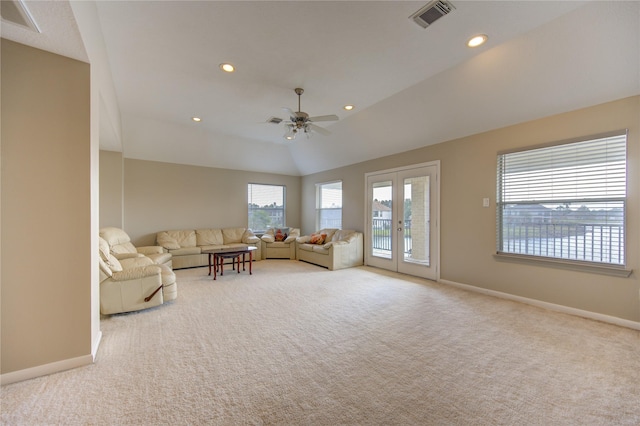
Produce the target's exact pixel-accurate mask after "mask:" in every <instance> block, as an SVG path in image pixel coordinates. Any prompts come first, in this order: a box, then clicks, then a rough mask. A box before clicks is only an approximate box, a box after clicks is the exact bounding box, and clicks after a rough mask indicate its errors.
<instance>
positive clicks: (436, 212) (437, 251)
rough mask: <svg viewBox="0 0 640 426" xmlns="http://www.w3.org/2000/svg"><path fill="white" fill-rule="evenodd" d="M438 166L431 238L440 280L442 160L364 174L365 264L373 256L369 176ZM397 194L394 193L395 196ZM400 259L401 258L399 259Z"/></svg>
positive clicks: (432, 198) (432, 195)
mask: <svg viewBox="0 0 640 426" xmlns="http://www.w3.org/2000/svg"><path fill="white" fill-rule="evenodd" d="M433 166H435V168H436V176H435V178H436V179H435V183H434V191H433V193H432V194H431V201H432V202H433V203H435V209H434V211H433V217H432V218H431V219H432V221H433V222H435V223H433V224H432V225H433V232H432V233H431V238H433V240H434V241H433V247H434V250H433V253H432V256H431V264H432V266H433V267H435V281H440V160H435V161H429V162H426V163H419V164H412V165H409V166H402V167H395V168H393V169H385V170H378V171H375V172H368V173H365V175H364V191H365V194H364V203H365V206H364V207H365V208H364V224H365V226H364V237H365V238H364V240H365V241H364V244H365V247H364V254H365V258H364V263H365V265H369V264H370V257H371V251H370V247H371V223H370V221H371V217H370V205H369V177H370V176H377V175H384V174H388V173H398V172H403V171H407V170H412V169H417V168H421V167H433ZM395 196H396V195H394V197H395ZM398 261H399V260H398Z"/></svg>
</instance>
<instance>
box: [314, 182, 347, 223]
mask: <svg viewBox="0 0 640 426" xmlns="http://www.w3.org/2000/svg"><path fill="white" fill-rule="evenodd" d="M316 193H317V197H316V222H317V223H316V227H317V228H318V229H323V228H342V181H340V182H331V183H319V184H317V185H316Z"/></svg>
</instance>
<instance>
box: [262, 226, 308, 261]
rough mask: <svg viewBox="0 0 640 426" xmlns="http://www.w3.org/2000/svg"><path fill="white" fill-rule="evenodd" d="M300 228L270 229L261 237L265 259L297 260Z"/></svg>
mask: <svg viewBox="0 0 640 426" xmlns="http://www.w3.org/2000/svg"><path fill="white" fill-rule="evenodd" d="M299 236H300V229H298V228H269V229H268V230H267V232H265V233H264V234H263V235H262V237H261V240H262V241H261V245H262V258H263V259H294V260H295V259H296V239H297V238H298V237H299Z"/></svg>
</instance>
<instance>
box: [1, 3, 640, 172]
mask: <svg viewBox="0 0 640 426" xmlns="http://www.w3.org/2000/svg"><path fill="white" fill-rule="evenodd" d="M452 2H453V4H454V5H455V7H456V9H455V11H453V12H452V13H450V14H449V15H447V16H445V17H443V18H441V19H440V20H439V21H437V22H436V23H434V24H433V25H432V26H430V27H429V28H427V29H423V28H421V27H419V26H418V25H417V24H415V23H414V22H412V21H411V20H410V19H408V17H409V15H411V14H412V13H413V12H415V11H417V10H418V9H419V8H420V7H422V6H423V5H425V4H426V3H427V1H419V2H407V1H280V2H274V1H228V2H222V1H195V2H189V1H157V2H156V1H113V2H112V1H99V2H97V3H96V4H97V12H98V16H99V22H100V26H101V27H102V34H103V37H104V44H105V46H106V52H107V55H108V62H109V67H110V72H111V75H112V78H113V83H114V85H115V93H116V95H117V103H118V107H119V113H120V119H121V122H122V133H121V135H114V134H107V130H105V131H103V132H102V133H103V137H102V139H103V141H101V144H102V147H103V148H104V149H112V150H113V149H120V150H122V151H123V153H124V155H125V157H127V158H138V159H148V160H156V161H166V162H174V163H183V164H194V165H202V166H210V167H222V168H231V169H241V170H254V171H264V172H274V173H282V174H292V175H306V174H310V173H314V172H318V171H323V170H328V169H332V168H336V167H340V166H345V165H349V164H353V163H357V162H361V161H365V160H368V159H372V158H377V157H381V156H384V155H390V154H393V153H397V152H402V151H407V150H410V149H414V148H418V147H421V146H425V145H429V144H435V143H439V142H443V141H446V140H451V139H455V138H458V137H462V136H466V135H469V134H474V133H479V132H482V131H486V130H490V129H494V128H498V127H503V126H507V125H510V124H515V123H519V122H523V121H527V120H531V119H535V118H539V117H543V116H548V115H552V114H557V113H560V112H564V111H569V110H573V109H577V108H581V107H585V106H589V105H594V104H597V103H602V102H606V101H610V100H614V99H619V98H622V97H626V96H631V95H636V94H639V93H640V41H639V39H640V2H638V1H632V2H584V1H567V2H557V1H530V2H526V1H495V2H493V1H460V0H452ZM26 3H27V4H28V5H29V7H30V8H31V9H32V12H33V15H34V17H35V19H36V21H37V22H38V24H39V25H40V26H41V28H42V29H43V34H42V35H41V36H42V37H46V38H47V39H48V40H51V39H54V40H55V39H58V40H59V42H60V44H61V45H62V46H65V48H66V49H67V50H64V49H62V48H60V47H56V46H54V47H52V46H51V42H50V41H49V45H46V46H43V45H37V43H36V42H34V40H33V39H36V41H37V39H38V36H34V35H33V34H30V38H21V36H20V34H18V36H16V35H15V34H7V31H5V27H6V26H7V25H3V27H2V35H3V37H6V38H11V39H14V40H16V41H19V42H22V43H25V44H29V45H34V46H35V47H40V48H43V49H46V50H51V51H54V52H56V53H60V54H63V55H66V56H70V57H74V58H76V59H80V60H86V53H84V51H83V49H82V43H80V46H78V40H79V33H78V30H77V26H76V24H75V22H74V20H73V17H69V14H68V11H69V10H70V9H71V8H70V7H69V4H68V2H66V1H57V2H31V1H28V2H26ZM42 3H47V4H48V6H47V7H48V10H47V11H46V13H45V12H44V11H42V12H40V10H39V8H43V7H44V6H43V5H42ZM52 9H55V12H54V11H52ZM41 13H42V14H41ZM53 22H55V24H54V23H53ZM477 33H485V34H488V35H489V41H488V43H487V44H486V45H485V46H482V47H480V48H477V49H470V48H468V47H466V46H465V42H466V40H467V39H468V38H469V37H470V36H472V35H474V34H477ZM54 44H55V43H54ZM56 49H57V50H56ZM82 55H85V56H84V57H83V56H82ZM222 62H231V63H233V64H234V65H235V66H236V68H237V71H236V72H235V73H233V74H226V73H223V72H222V71H220V69H219V68H218V65H219V64H220V63H222ZM295 87H302V88H304V89H305V93H304V95H303V96H302V110H303V111H306V112H307V113H309V114H310V115H312V116H315V115H325V114H336V115H338V116H339V117H340V121H338V122H335V123H319V124H320V125H322V126H323V127H325V128H327V129H328V130H330V131H331V132H332V133H331V135H330V136H322V135H319V134H316V135H314V136H313V138H312V139H310V140H307V139H306V138H305V137H304V135H301V136H298V138H297V139H296V140H295V141H293V142H286V141H285V140H284V139H283V137H282V135H283V134H284V129H283V126H282V125H273V124H267V123H265V121H266V120H267V119H268V118H269V117H272V116H276V117H280V118H286V114H285V113H283V111H282V107H290V108H292V109H294V110H295V109H297V96H296V94H295V93H294V91H293V89H294V88H295ZM345 104H354V105H355V106H356V109H355V110H354V111H351V112H347V111H344V110H343V109H342V107H343V106H344V105H345ZM192 116H199V117H202V122H201V123H197V124H196V123H194V122H192V121H191V117H192ZM114 140H115V143H114Z"/></svg>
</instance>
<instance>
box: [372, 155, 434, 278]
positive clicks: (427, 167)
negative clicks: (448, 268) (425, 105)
mask: <svg viewBox="0 0 640 426" xmlns="http://www.w3.org/2000/svg"><path fill="white" fill-rule="evenodd" d="M439 172H440V162H439V161H435V162H430V163H423V164H418V165H415V166H410V167H403V168H398V169H393V170H384V171H381V172H374V173H367V174H366V175H365V179H366V187H367V196H366V203H367V208H366V209H365V210H366V215H367V217H366V220H365V223H366V227H367V228H366V231H367V232H366V233H365V262H366V264H367V265H371V266H375V267H378V268H384V269H388V270H391V271H397V272H401V273H404V274H409V275H414V276H418V277H423V278H428V279H432V280H437V279H438V278H439V275H438V269H439V267H438V266H439V248H440V244H439V240H440V238H439V211H440V208H439V198H440V197H439V181H438V175H439Z"/></svg>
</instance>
